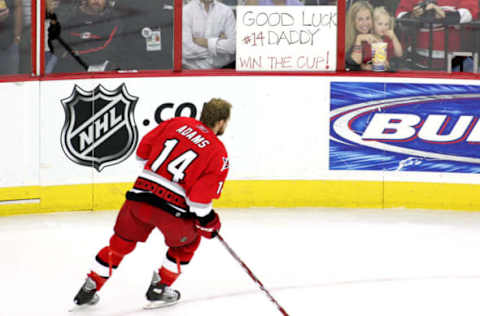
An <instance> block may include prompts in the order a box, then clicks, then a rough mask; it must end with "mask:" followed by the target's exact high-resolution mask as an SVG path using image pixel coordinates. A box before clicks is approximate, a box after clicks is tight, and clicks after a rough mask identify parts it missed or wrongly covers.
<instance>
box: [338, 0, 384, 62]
mask: <svg viewBox="0 0 480 316" xmlns="http://www.w3.org/2000/svg"><path fill="white" fill-rule="evenodd" d="M378 41H379V40H378V38H377V37H376V36H375V34H373V8H372V6H371V5H370V4H369V3H368V2H367V1H357V2H355V3H354V4H352V5H351V6H350V8H349V9H348V12H347V21H346V30H345V51H346V52H347V54H346V63H347V66H348V67H350V68H351V69H352V70H368V69H371V63H370V61H371V53H370V59H368V56H367V55H368V54H367V52H368V51H370V52H371V44H372V43H375V42H378Z"/></svg>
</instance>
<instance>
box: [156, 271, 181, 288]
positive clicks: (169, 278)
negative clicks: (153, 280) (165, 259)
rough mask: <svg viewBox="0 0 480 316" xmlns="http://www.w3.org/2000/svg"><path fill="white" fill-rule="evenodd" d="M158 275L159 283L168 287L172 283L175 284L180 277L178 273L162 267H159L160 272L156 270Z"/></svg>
mask: <svg viewBox="0 0 480 316" xmlns="http://www.w3.org/2000/svg"><path fill="white" fill-rule="evenodd" d="M158 274H160V279H161V280H160V283H163V284H165V285H168V286H170V285H172V283H173V282H175V280H176V279H177V278H178V276H179V275H180V273H175V272H172V271H170V270H167V269H166V268H164V267H161V268H160V270H158Z"/></svg>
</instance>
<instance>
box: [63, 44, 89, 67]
mask: <svg viewBox="0 0 480 316" xmlns="http://www.w3.org/2000/svg"><path fill="white" fill-rule="evenodd" d="M56 40H57V41H58V42H59V43H60V44H61V45H62V46H63V48H65V49H66V51H67V52H68V53H69V54H70V55H71V56H72V57H73V58H74V59H75V60H76V61H77V62H78V63H79V64H80V65H81V66H82V67H83V69H85V71H88V64H87V63H86V62H85V61H83V59H82V58H80V56H78V55H77V53H75V52H74V51H73V49H72V48H71V47H70V45H68V44H67V43H65V41H64V40H63V38H61V37H60V36H58V37H57V38H56Z"/></svg>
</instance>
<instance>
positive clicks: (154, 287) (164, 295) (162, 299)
mask: <svg viewBox="0 0 480 316" xmlns="http://www.w3.org/2000/svg"><path fill="white" fill-rule="evenodd" d="M146 296H147V300H148V301H149V302H148V303H147V304H146V305H145V306H144V307H143V308H144V309H155V308H160V307H165V306H170V305H173V304H175V303H177V302H178V300H179V299H180V292H179V291H177V290H175V289H172V288H171V287H169V286H167V285H165V284H162V283H160V276H159V275H158V272H153V277H152V282H151V283H150V287H149V288H148V291H147V294H146Z"/></svg>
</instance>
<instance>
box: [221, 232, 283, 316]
mask: <svg viewBox="0 0 480 316" xmlns="http://www.w3.org/2000/svg"><path fill="white" fill-rule="evenodd" d="M217 237H218V240H220V242H221V243H222V245H223V246H224V247H225V248H226V249H227V251H228V252H229V253H230V254H231V255H232V257H234V258H235V259H236V260H237V261H238V263H240V265H241V266H242V268H243V269H245V271H247V273H248V275H249V276H250V277H251V278H252V280H253V281H255V283H257V285H258V286H259V287H260V290H262V291H264V292H265V294H267V296H268V298H269V299H270V301H272V302H273V304H275V305H276V306H277V308H278V310H279V311H280V312H281V313H282V315H284V316H289V315H288V314H287V312H286V311H285V309H284V308H283V307H282V306H280V304H278V302H277V300H276V299H275V298H274V297H273V296H272V294H270V292H269V291H268V290H267V289H266V288H265V287H264V286H263V284H262V282H260V280H259V279H257V277H256V276H255V275H254V274H253V272H252V271H251V270H250V269H249V268H248V267H247V265H246V264H245V263H244V262H243V261H242V259H240V257H239V256H238V255H237V254H236V253H235V251H233V249H232V248H231V247H230V246H229V245H228V244H227V242H226V241H225V239H223V237H222V236H221V235H220V234H217Z"/></svg>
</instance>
